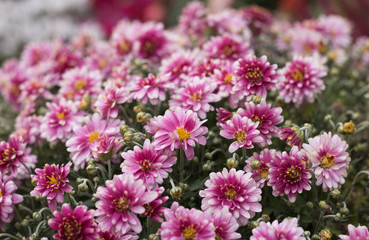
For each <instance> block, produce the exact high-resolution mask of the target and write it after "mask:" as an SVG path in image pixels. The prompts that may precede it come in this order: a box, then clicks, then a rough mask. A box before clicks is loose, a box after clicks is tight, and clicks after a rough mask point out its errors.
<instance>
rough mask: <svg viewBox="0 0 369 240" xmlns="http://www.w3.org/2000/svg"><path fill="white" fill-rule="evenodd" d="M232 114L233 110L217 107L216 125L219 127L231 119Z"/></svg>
mask: <svg viewBox="0 0 369 240" xmlns="http://www.w3.org/2000/svg"><path fill="white" fill-rule="evenodd" d="M233 114H234V113H233V112H230V111H228V110H227V109H224V108H217V126H219V127H220V124H225V123H226V122H227V121H228V120H231V119H232V117H233Z"/></svg>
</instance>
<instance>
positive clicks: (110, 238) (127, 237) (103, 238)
mask: <svg viewBox="0 0 369 240" xmlns="http://www.w3.org/2000/svg"><path fill="white" fill-rule="evenodd" d="M118 239H119V240H136V239H138V235H137V233H135V232H133V231H129V232H127V233H125V234H124V235H117V234H112V233H111V232H109V231H108V232H101V231H99V240H118Z"/></svg>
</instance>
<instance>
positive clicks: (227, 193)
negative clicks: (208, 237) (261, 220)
mask: <svg viewBox="0 0 369 240" xmlns="http://www.w3.org/2000/svg"><path fill="white" fill-rule="evenodd" d="M205 187H206V189H205V190H201V191H200V196H201V197H203V198H204V199H203V200H202V204H201V209H202V210H204V211H215V210H217V209H218V210H221V209H222V208H223V207H224V206H228V208H229V212H230V213H231V214H232V216H233V217H234V218H236V220H237V222H238V223H239V224H240V225H241V226H244V225H246V224H247V222H248V220H249V219H251V218H253V217H254V216H255V213H257V212H261V204H260V203H259V202H260V201H261V190H260V188H259V187H257V185H256V183H255V181H254V180H253V179H252V178H251V173H245V172H244V171H242V170H239V171H236V169H234V168H232V169H231V170H230V171H229V172H228V170H227V169H226V168H224V169H223V171H222V172H217V173H214V172H213V173H210V179H209V180H207V181H206V182H205Z"/></svg>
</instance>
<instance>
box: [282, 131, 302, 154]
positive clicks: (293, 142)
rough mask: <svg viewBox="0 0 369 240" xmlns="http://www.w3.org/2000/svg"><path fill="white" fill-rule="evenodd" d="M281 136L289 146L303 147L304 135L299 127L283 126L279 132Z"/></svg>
mask: <svg viewBox="0 0 369 240" xmlns="http://www.w3.org/2000/svg"><path fill="white" fill-rule="evenodd" d="M279 138H280V139H281V140H283V141H286V142H287V144H288V145H289V146H291V147H293V146H298V147H299V149H301V146H302V140H304V135H303V132H302V131H301V130H300V129H299V128H298V127H292V128H281V129H280V132H279Z"/></svg>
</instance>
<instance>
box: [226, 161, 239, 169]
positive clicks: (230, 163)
mask: <svg viewBox="0 0 369 240" xmlns="http://www.w3.org/2000/svg"><path fill="white" fill-rule="evenodd" d="M227 167H228V168H229V169H232V168H237V167H238V161H237V160H236V159H234V158H228V159H227Z"/></svg>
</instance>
